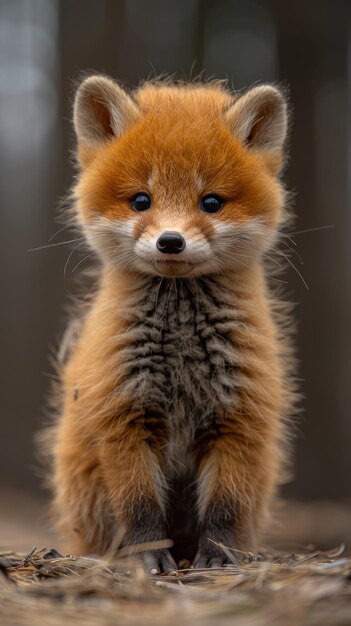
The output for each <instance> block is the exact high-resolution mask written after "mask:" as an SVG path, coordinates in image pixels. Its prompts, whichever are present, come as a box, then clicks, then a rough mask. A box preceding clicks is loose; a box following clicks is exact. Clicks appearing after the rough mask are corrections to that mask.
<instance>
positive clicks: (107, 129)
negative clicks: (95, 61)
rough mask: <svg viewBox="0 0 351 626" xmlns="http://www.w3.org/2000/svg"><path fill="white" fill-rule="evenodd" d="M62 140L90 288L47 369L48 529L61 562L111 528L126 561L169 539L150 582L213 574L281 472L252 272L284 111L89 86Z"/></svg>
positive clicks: (274, 222)
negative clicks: (62, 543)
mask: <svg viewBox="0 0 351 626" xmlns="http://www.w3.org/2000/svg"><path fill="white" fill-rule="evenodd" d="M74 125H75V131H76V135H77V141H78V145H77V155H78V162H79V166H80V170H79V175H78V178H77V182H76V184H75V187H74V200H75V211H76V217H77V220H78V222H79V224H80V226H81V228H82V229H83V231H84V234H85V236H86V238H87V240H88V242H89V243H90V245H91V247H92V248H93V250H94V251H95V252H96V253H97V255H98V256H99V257H100V259H101V275H100V282H99V285H98V289H97V291H96V293H95V294H94V296H93V297H92V298H91V302H90V308H89V309H88V310H87V312H85V314H84V318H83V320H82V321H81V322H79V323H78V325H77V326H75V327H74V328H75V329H76V328H77V329H78V330H77V332H76V330H75V331H74V335H75V338H74V340H73V341H71V340H69V343H70V344H71V347H70V353H69V355H68V358H67V359H66V362H65V363H62V364H61V366H60V377H61V395H60V401H59V402H58V407H57V414H58V415H57V422H56V425H55V427H54V428H52V429H51V430H50V435H49V439H48V440H47V441H49V444H50V449H51V451H52V454H53V472H52V487H53V491H54V501H53V514H54V518H55V522H56V524H57V525H58V526H59V527H60V529H61V530H62V531H63V532H64V534H65V537H66V539H67V541H68V545H69V549H71V550H73V551H83V552H98V553H102V552H104V551H105V550H111V549H112V548H111V546H114V545H115V541H116V536H117V537H121V529H123V533H122V535H123V543H124V544H126V545H128V546H129V547H130V546H133V545H136V544H139V543H142V544H145V543H150V542H153V541H160V540H163V539H166V538H167V537H170V538H171V539H174V542H175V546H174V549H173V553H172V554H171V553H170V552H169V551H168V550H163V549H159V550H152V549H150V550H148V551H146V552H143V553H142V554H143V557H142V558H143V560H144V563H145V565H146V567H147V569H148V570H149V571H151V572H153V573H157V572H161V571H169V570H172V569H174V568H176V567H177V563H176V561H177V560H178V558H179V557H184V556H188V557H189V558H190V559H193V563H194V566H196V567H207V566H210V567H218V566H219V565H222V564H223V563H225V562H226V561H227V560H228V550H227V551H226V552H224V551H223V550H222V549H221V548H220V547H219V544H224V545H225V546H227V547H228V548H232V549H242V548H243V547H244V546H246V547H249V548H250V549H253V548H254V545H255V537H256V536H257V533H258V532H259V531H260V529H261V528H262V526H263V523H264V521H265V519H266V517H267V515H268V513H269V511H270V507H271V502H272V500H273V498H274V495H275V493H276V491H277V486H278V484H279V483H280V482H282V480H283V475H284V468H285V466H286V459H287V457H288V445H287V441H288V429H287V427H286V424H287V420H286V418H287V417H288V416H289V414H290V413H291V410H292V407H293V405H294V399H295V395H294V384H293V382H292V380H293V379H292V376H291V374H292V364H293V359H291V351H290V344H289V341H288V339H287V337H286V330H285V329H286V324H285V326H284V325H280V324H279V323H278V321H277V314H276V308H277V307H276V302H275V299H274V297H273V296H272V294H271V292H270V289H269V288H268V285H267V276H266V273H267V270H266V267H265V264H264V258H265V254H266V252H267V251H268V250H269V249H270V248H271V247H272V246H273V245H274V243H275V241H276V239H277V237H278V236H279V230H280V227H281V225H282V224H283V223H284V220H285V217H286V213H285V208H284V189H283V186H282V183H281V181H280V172H281V169H282V166H283V163H284V144H285V138H286V129H287V111H286V102H285V99H284V97H283V95H282V93H281V92H280V91H279V90H278V89H277V88H276V87H274V86H269V85H262V86H256V87H254V88H252V89H250V90H248V91H247V92H246V93H243V94H232V93H230V92H229V90H227V89H226V88H224V87H223V85H222V84H221V83H211V84H208V85H205V84H204V85H201V84H170V83H167V82H166V83H162V82H160V83H156V84H151V83H146V84H144V85H143V86H142V87H141V88H139V89H138V90H136V91H135V92H133V93H132V94H128V93H127V92H126V91H125V90H123V89H122V88H121V87H120V86H119V85H118V84H117V83H116V82H115V81H113V80H111V79H109V78H106V77H103V76H93V77H90V78H88V79H86V80H85V81H84V82H83V83H82V84H81V86H80V87H79V88H78V91H77V94H76V98H75V104H74ZM138 198H139V200H138ZM140 198H141V199H140ZM206 201H207V202H209V205H208V204H206ZM138 202H139V204H138ZM208 207H209V209H208ZM281 319H283V316H281ZM286 321H287V320H286V315H285V316H284V322H286ZM190 496H191V497H190ZM136 552H137V549H136ZM184 552H185V553H184ZM174 559H175V560H174Z"/></svg>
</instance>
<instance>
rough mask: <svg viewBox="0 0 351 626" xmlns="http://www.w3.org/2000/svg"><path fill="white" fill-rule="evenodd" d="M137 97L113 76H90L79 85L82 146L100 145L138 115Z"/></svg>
mask: <svg viewBox="0 0 351 626" xmlns="http://www.w3.org/2000/svg"><path fill="white" fill-rule="evenodd" d="M138 113H139V111H138V107H137V105H136V103H135V102H134V100H133V99H132V98H131V97H130V96H129V95H128V94H127V93H126V92H125V91H124V89H122V88H121V87H119V85H117V83H115V82H114V81H113V80H111V79H110V78H106V77H105V76H90V77H89V78H87V79H86V80H84V81H83V82H82V84H81V85H80V86H79V87H78V90H77V93H76V97H75V100H74V110H73V121H74V128H75V131H76V134H77V139H78V146H79V148H81V147H82V148H88V149H89V148H97V147H99V145H101V144H102V143H104V142H106V141H108V140H109V139H111V138H113V137H119V136H120V135H121V134H122V133H123V131H124V129H125V128H126V127H127V126H128V125H129V124H130V123H132V122H133V121H134V120H135V119H136V118H137V117H138Z"/></svg>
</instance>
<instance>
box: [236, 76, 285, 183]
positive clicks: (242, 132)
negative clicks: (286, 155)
mask: <svg viewBox="0 0 351 626" xmlns="http://www.w3.org/2000/svg"><path fill="white" fill-rule="evenodd" d="M226 119H227V121H228V123H229V126H230V128H231V131H232V133H233V135H235V137H236V138H237V139H239V141H241V142H242V143H244V144H245V145H246V146H247V147H249V148H250V149H252V150H255V151H259V152H260V153H262V155H263V156H264V157H265V160H266V162H267V165H268V166H269V168H270V169H271V170H272V173H273V174H278V173H279V170H280V169H281V166H282V164H283V152H284V143H285V139H286V134H287V126H288V116H287V105H286V101H285V99H284V97H283V95H282V94H281V92H280V91H279V90H278V89H276V88H275V87H271V86H270V85H262V86H260V87H254V88H253V89H250V91H248V92H247V93H245V94H244V95H242V96H240V97H239V98H238V100H236V101H235V102H234V103H233V104H232V106H231V107H230V108H229V109H228V111H227V112H226Z"/></svg>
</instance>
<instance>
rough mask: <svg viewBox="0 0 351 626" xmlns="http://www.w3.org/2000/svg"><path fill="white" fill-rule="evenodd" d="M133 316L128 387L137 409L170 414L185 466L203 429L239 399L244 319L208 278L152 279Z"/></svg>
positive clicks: (175, 446) (173, 448)
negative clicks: (238, 334) (238, 339)
mask: <svg viewBox="0 0 351 626" xmlns="http://www.w3.org/2000/svg"><path fill="white" fill-rule="evenodd" d="M228 296H230V300H231V302H229V297H228ZM128 317H129V320H128V326H127V330H126V331H125V333H126V337H125V339H126V340H127V341H126V344H127V345H128V348H126V349H125V350H124V354H123V368H124V377H125V383H124V385H125V388H126V389H125V390H126V391H128V392H129V393H130V396H131V397H132V398H133V402H134V405H135V406H136V407H138V408H144V409H146V410H150V409H151V410H156V412H157V413H160V414H161V415H163V416H164V419H165V420H166V422H167V428H168V433H169V438H168V447H169V450H168V457H169V458H170V459H171V460H172V463H173V464H174V463H178V464H179V465H181V464H182V463H183V461H184V457H185V456H186V455H187V453H188V451H189V449H190V447H191V444H192V442H193V439H194V436H195V434H196V431H197V430H198V429H201V428H207V427H208V426H210V425H211V421H213V418H214V417H215V416H216V415H223V414H225V412H226V411H228V410H230V409H233V407H234V406H235V404H236V400H237V388H238V386H239V381H240V372H239V370H238V352H237V347H236V345H235V343H234V341H233V338H234V337H235V331H236V329H237V328H238V326H239V324H240V323H241V321H240V320H241V317H242V316H241V315H240V311H239V310H238V308H237V307H235V306H233V294H223V293H222V289H221V288H220V285H218V284H217V283H215V282H212V281H211V280H209V279H206V280H201V279H197V280H195V279H193V280H188V281H186V280H184V279H178V280H177V279H162V280H160V279H152V280H148V282H147V283H145V288H144V289H143V291H142V293H141V292H140V294H139V293H138V296H137V297H136V300H135V303H134V306H133V307H132V309H131V310H130V311H129V313H128Z"/></svg>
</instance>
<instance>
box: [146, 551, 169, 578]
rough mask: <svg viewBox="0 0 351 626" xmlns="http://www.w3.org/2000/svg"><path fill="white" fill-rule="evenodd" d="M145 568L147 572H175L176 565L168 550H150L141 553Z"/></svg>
mask: <svg viewBox="0 0 351 626" xmlns="http://www.w3.org/2000/svg"><path fill="white" fill-rule="evenodd" d="M141 558H142V560H143V562H144V565H145V568H146V570H147V572H148V573H149V574H162V573H165V572H175V571H177V569H178V567H177V564H176V562H175V560H174V559H173V557H172V555H171V553H170V552H169V551H168V550H150V551H149V552H144V553H143V554H141Z"/></svg>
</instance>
